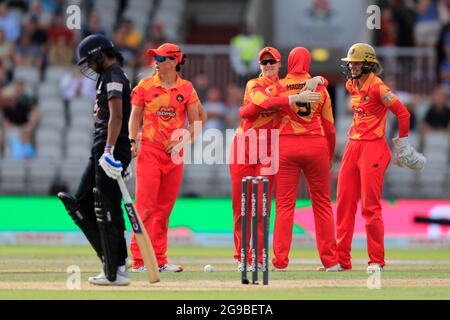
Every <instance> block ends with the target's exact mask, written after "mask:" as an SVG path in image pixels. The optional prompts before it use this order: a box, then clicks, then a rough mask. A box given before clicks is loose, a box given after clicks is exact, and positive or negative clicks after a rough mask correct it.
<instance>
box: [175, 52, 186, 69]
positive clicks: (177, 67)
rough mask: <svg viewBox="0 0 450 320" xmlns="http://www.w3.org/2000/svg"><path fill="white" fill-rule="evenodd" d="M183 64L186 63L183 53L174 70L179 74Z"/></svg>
mask: <svg viewBox="0 0 450 320" xmlns="http://www.w3.org/2000/svg"><path fill="white" fill-rule="evenodd" d="M185 63H186V55H185V54H184V53H183V56H182V58H181V61H180V62H178V63H177V66H176V68H175V70H176V72H180V71H181V66H182V65H184V64H185Z"/></svg>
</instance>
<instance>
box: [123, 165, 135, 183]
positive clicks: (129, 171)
mask: <svg viewBox="0 0 450 320" xmlns="http://www.w3.org/2000/svg"><path fill="white" fill-rule="evenodd" d="M122 177H123V181H128V180H130V179H131V178H132V177H133V170H132V169H131V163H130V164H129V165H128V167H127V168H126V169H125V171H124V172H123V173H122Z"/></svg>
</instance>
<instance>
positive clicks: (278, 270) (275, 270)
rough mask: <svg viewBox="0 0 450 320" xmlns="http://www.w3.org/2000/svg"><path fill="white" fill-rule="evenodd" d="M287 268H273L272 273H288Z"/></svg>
mask: <svg viewBox="0 0 450 320" xmlns="http://www.w3.org/2000/svg"><path fill="white" fill-rule="evenodd" d="M286 269H287V268H277V267H273V268H272V271H273V272H286V271H287V270H286Z"/></svg>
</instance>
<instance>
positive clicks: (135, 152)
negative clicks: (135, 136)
mask: <svg viewBox="0 0 450 320" xmlns="http://www.w3.org/2000/svg"><path fill="white" fill-rule="evenodd" d="M130 150H131V156H132V157H133V158H136V157H137V155H138V146H137V144H136V143H132V144H131V148H130Z"/></svg>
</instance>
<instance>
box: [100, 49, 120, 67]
mask: <svg viewBox="0 0 450 320" xmlns="http://www.w3.org/2000/svg"><path fill="white" fill-rule="evenodd" d="M103 53H104V54H105V55H106V56H107V57H108V58H109V59H116V60H117V62H119V64H120V66H122V67H123V63H124V58H123V56H122V54H121V53H120V51H118V50H116V49H115V48H108V49H104V50H103Z"/></svg>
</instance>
